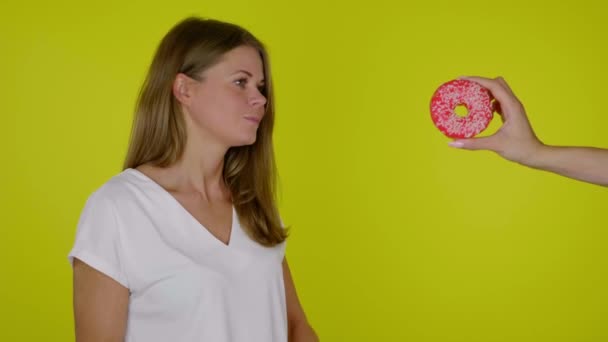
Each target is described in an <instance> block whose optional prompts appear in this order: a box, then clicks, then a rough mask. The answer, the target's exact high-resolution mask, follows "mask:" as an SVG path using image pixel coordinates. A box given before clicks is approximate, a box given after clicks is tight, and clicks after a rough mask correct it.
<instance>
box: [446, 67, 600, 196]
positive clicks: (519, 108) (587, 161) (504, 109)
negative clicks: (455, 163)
mask: <svg viewBox="0 0 608 342" xmlns="http://www.w3.org/2000/svg"><path fill="white" fill-rule="evenodd" d="M461 79H465V80H469V81H473V82H477V83H478V84H480V85H481V86H483V87H485V88H487V89H488V90H489V91H490V92H491V93H492V95H493V97H494V98H495V100H496V102H495V109H496V111H497V112H498V114H500V115H501V117H502V120H503V125H502V126H501V128H500V129H499V130H498V132H496V133H495V134H493V135H491V136H488V137H482V138H472V139H461V140H455V141H453V142H451V143H450V146H452V147H456V148H462V149H466V150H489V151H494V152H496V153H498V154H499V155H500V156H502V157H503V158H505V159H507V160H510V161H513V162H516V163H519V164H522V165H525V166H528V167H531V168H535V169H539V170H544V171H549V172H553V173H556V174H559V175H562V176H565V177H569V178H572V179H576V180H580V181H583V182H588V183H592V184H597V185H601V186H608V150H607V149H601V148H595V147H579V146H550V145H546V144H544V143H542V142H541V141H540V140H539V139H538V137H537V136H536V134H535V133H534V130H533V129H532V126H531V125H530V121H529V120H528V117H527V115H526V111H525V109H524V106H523V104H522V103H521V102H520V101H519V99H518V98H517V97H516V96H515V94H514V93H513V91H512V90H511V88H510V87H509V85H508V84H507V82H506V81H505V80H504V79H503V78H502V77H497V78H494V79H489V78H484V77H461Z"/></svg>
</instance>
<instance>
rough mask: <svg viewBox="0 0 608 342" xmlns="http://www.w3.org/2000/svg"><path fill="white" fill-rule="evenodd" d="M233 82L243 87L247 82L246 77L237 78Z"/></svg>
mask: <svg viewBox="0 0 608 342" xmlns="http://www.w3.org/2000/svg"><path fill="white" fill-rule="evenodd" d="M234 83H235V84H236V85H237V86H239V87H241V88H242V87H244V86H245V84H247V79H245V78H239V79H238V80H236V81H234Z"/></svg>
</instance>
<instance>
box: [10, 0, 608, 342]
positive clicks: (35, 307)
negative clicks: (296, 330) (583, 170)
mask: <svg viewBox="0 0 608 342" xmlns="http://www.w3.org/2000/svg"><path fill="white" fill-rule="evenodd" d="M527 2H528V1H525V2H524V1H515V2H513V1H508V2H505V1H503V2H492V1H485V0H484V1H453V2H452V1H450V2H448V1H410V2H409V4H405V3H406V2H405V1H385V0H379V1H373V2H369V1H368V2H360V3H356V2H352V1H346V0H340V1H335V2H326V1H321V0H312V1H302V2H288V1H279V0H267V1H245V0H233V1H170V2H166V1H153V0H151V1H137V2H135V1H133V2H131V1H125V2H122V1H120V2H119V1H110V2H107V1H105V2H99V3H97V4H90V3H87V2H82V1H75V0H70V1H56V2H46V1H37V3H36V1H34V3H32V2H25V1H21V2H12V3H11V4H7V3H3V4H2V5H0V51H1V53H0V79H1V80H2V82H1V83H0V99H1V108H0V115H1V116H2V120H1V123H2V126H1V127H2V133H1V134H0V146H1V147H2V158H1V160H2V166H1V168H0V172H1V174H0V189H1V190H0V210H1V216H0V218H1V223H0V232H1V236H2V238H1V239H0V246H1V247H0V258H1V260H2V264H1V265H2V269H3V272H2V276H1V277H0V303H1V304H2V310H0V312H1V313H0V315H1V317H0V318H1V320H0V325H1V326H2V329H0V340H2V341H69V340H72V339H73V321H72V311H71V269H70V267H69V264H68V262H67V259H66V255H67V253H68V251H69V249H70V247H71V245H72V242H73V237H74V233H75V227H76V223H77V219H78V216H79V214H80V210H81V209H82V206H83V205H84V201H85V199H86V197H87V196H88V195H89V194H90V193H91V192H92V191H93V190H94V189H96V188H97V187H99V186H100V185H101V184H102V183H103V182H105V181H106V180H107V179H108V178H109V177H111V176H112V175H114V174H116V173H117V172H119V171H120V166H121V163H122V158H123V156H124V154H125V149H126V143H127V138H128V134H129V129H130V124H131V115H132V108H133V105H134V100H135V96H136V94H137V91H138V89H139V86H140V84H141V82H142V80H143V77H144V72H145V70H146V68H147V66H148V63H149V61H150V59H151V57H152V53H153V51H154V49H155V47H156V45H157V43H158V42H159V40H160V39H161V38H162V36H163V35H164V34H165V33H166V31H167V30H168V29H169V28H170V27H171V26H172V25H173V24H175V23H176V22H177V21H178V20H180V19H181V18H183V17H184V16H186V15H190V14H197V15H203V16H209V17H213V18H217V19H222V20H227V21H234V22H236V23H239V24H241V25H243V26H245V27H247V28H249V29H251V30H252V31H253V32H254V33H255V34H256V35H258V36H259V37H260V38H261V39H262V40H263V41H265V42H266V43H267V45H268V46H269V49H270V53H271V58H272V62H273V66H274V77H275V82H276V86H277V96H278V99H277V107H278V122H277V130H276V148H277V158H278V163H279V170H280V174H281V184H282V187H281V189H282V191H281V194H282V195H281V209H282V215H283V218H284V220H285V221H286V223H288V224H291V225H292V226H293V234H292V237H291V239H290V242H289V244H288V257H289V259H290V263H291V267H292V272H293V274H294V277H295V280H296V285H297V287H298V289H299V293H300V297H301V300H302V301H303V303H304V306H305V309H306V311H307V313H308V316H309V319H310V321H311V322H312V324H313V326H314V327H315V328H316V330H317V331H318V333H319V335H320V336H321V337H322V340H323V341H416V342H421V341H441V342H448V341H466V342H473V341H480V342H482V341H483V342H487V341H518V342H523V341H534V342H540V341H551V342H557V341H602V340H607V339H608V309H607V308H608V291H607V290H606V289H607V288H608V267H607V266H608V252H606V248H605V246H606V245H608V233H607V228H608V227H607V225H606V204H607V199H608V192H606V190H605V189H604V188H601V187H598V186H592V185H589V184H585V183H581V182H576V181H573V180H569V179H566V178H562V177H558V176H555V175H552V174H548V173H545V172H541V171H536V170H531V169H527V168H524V167H521V166H518V165H515V164H512V163H508V162H506V161H504V160H501V159H500V158H499V157H498V156H497V155H495V154H493V153H491V152H467V151H460V150H455V149H451V148H449V147H448V146H447V142H448V141H449V140H448V139H447V138H445V137H444V136H443V135H441V133H440V132H439V131H438V130H436V129H435V127H434V126H433V125H432V123H431V120H430V114H429V112H428V107H429V100H430V97H431V95H432V93H433V92H434V90H435V89H436V87H437V86H439V85H440V84H441V83H443V82H445V81H448V80H450V79H452V78H455V77H457V76H460V75H482V76H487V77H493V76H497V75H502V76H504V77H505V79H506V80H507V81H508V82H510V84H511V86H512V87H513V89H514V90H515V92H516V94H518V95H519V97H520V99H521V100H522V101H523V102H524V104H525V106H526V108H527V110H528V113H529V116H530V118H531V121H532V123H533V126H534V127H535V129H536V132H537V133H538V135H539V136H540V137H541V138H542V139H543V140H544V141H545V142H546V143H550V144H567V145H594V146H603V147H608V138H606V137H607V135H606V127H608V115H607V114H606V93H607V92H608V86H607V85H606V79H607V78H608V63H607V61H608V44H607V37H608V22H607V21H606V19H605V18H606V17H607V16H608V9H606V8H605V7H604V6H605V5H602V4H601V3H600V1H599V0H598V1H593V2H589V1H565V2H557V1H548V0H546V1H537V4H535V5H530V4H527V5H525V4H524V3H527ZM498 126H499V120H498V119H496V120H494V121H493V123H492V125H491V127H490V131H495V130H496V129H497V128H498ZM602 208H604V209H602Z"/></svg>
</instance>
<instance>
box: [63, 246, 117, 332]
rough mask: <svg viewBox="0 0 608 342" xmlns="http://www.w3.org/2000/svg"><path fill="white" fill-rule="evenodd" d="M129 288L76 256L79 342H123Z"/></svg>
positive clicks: (75, 296) (76, 311)
mask: <svg viewBox="0 0 608 342" xmlns="http://www.w3.org/2000/svg"><path fill="white" fill-rule="evenodd" d="M128 307H129V290H128V289H127V288H125V287H124V286H122V285H120V284H119V283H118V282H116V281H115V280H113V279H112V278H110V277H108V276H106V275H105V274H103V273H101V272H99V271H97V270H96V269H94V268H92V267H91V266H89V265H87V264H86V263H84V262H82V261H80V260H79V259H77V258H74V321H75V327H76V342H98V341H99V342H102V341H103V342H123V341H124V339H125V332H126V327H127V312H128Z"/></svg>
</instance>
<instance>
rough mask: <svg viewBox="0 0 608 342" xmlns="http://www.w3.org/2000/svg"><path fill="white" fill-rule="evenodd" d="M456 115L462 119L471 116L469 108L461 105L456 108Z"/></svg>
mask: <svg viewBox="0 0 608 342" xmlns="http://www.w3.org/2000/svg"><path fill="white" fill-rule="evenodd" d="M454 113H455V114H456V115H458V116H460V117H465V116H467V115H469V109H468V108H467V106H465V105H463V104H461V105H458V106H456V108H454Z"/></svg>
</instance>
